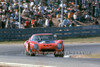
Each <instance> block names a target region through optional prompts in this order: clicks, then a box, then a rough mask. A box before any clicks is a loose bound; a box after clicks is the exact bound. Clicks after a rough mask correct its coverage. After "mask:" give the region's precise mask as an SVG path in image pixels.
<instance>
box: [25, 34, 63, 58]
mask: <svg viewBox="0 0 100 67" xmlns="http://www.w3.org/2000/svg"><path fill="white" fill-rule="evenodd" d="M24 47H25V52H26V55H30V56H35V55H37V54H43V55H45V54H51V53H52V54H54V56H55V57H63V56H64V45H63V41H62V40H56V37H55V36H54V35H53V34H52V33H40V34H34V35H32V36H31V37H30V38H29V40H27V41H25V43H24Z"/></svg>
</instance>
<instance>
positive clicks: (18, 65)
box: [0, 62, 55, 67]
mask: <svg viewBox="0 0 100 67" xmlns="http://www.w3.org/2000/svg"><path fill="white" fill-rule="evenodd" d="M1 66H2V67H55V66H46V65H33V64H21V63H7V62H0V67H1Z"/></svg>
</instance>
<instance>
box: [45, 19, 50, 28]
mask: <svg viewBox="0 0 100 67" xmlns="http://www.w3.org/2000/svg"><path fill="white" fill-rule="evenodd" d="M45 26H46V27H49V19H48V18H46V19H45Z"/></svg>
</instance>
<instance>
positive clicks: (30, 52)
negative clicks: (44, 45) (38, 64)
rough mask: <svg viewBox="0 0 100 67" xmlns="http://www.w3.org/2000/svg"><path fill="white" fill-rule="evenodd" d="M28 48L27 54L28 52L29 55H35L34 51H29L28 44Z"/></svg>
mask: <svg viewBox="0 0 100 67" xmlns="http://www.w3.org/2000/svg"><path fill="white" fill-rule="evenodd" d="M28 48H29V50H28V54H29V55H30V56H35V53H33V52H32V51H31V49H30V46H29V47H28Z"/></svg>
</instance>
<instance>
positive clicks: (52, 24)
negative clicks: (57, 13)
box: [49, 19, 54, 27]
mask: <svg viewBox="0 0 100 67" xmlns="http://www.w3.org/2000/svg"><path fill="white" fill-rule="evenodd" d="M49 26H50V27H53V26H54V23H53V21H52V19H50V20H49Z"/></svg>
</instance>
